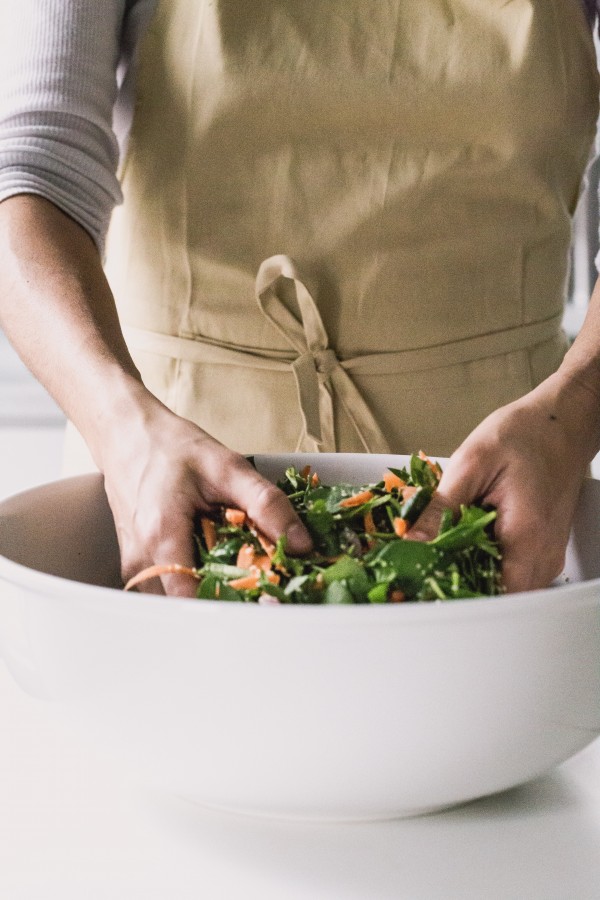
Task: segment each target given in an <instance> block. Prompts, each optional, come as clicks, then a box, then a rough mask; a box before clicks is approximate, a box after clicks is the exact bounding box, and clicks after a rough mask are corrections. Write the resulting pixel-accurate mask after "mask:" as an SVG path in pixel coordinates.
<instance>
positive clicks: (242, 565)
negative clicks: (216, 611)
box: [235, 544, 256, 569]
mask: <svg viewBox="0 0 600 900" xmlns="http://www.w3.org/2000/svg"><path fill="white" fill-rule="evenodd" d="M255 557H256V548H255V547H253V546H252V544H242V546H241V547H240V549H239V550H238V555H237V559H236V561H235V564H236V566H237V567H238V569H249V568H250V566H251V565H252V563H253V562H254V558H255Z"/></svg>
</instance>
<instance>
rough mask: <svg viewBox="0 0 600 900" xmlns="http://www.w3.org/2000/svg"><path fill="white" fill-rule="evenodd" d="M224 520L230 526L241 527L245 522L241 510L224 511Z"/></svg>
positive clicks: (244, 516) (243, 513) (244, 515)
mask: <svg viewBox="0 0 600 900" xmlns="http://www.w3.org/2000/svg"><path fill="white" fill-rule="evenodd" d="M225 519H226V520H227V521H228V522H229V524H230V525H243V524H244V522H245V521H246V513H245V512H244V510H243V509H226V510H225Z"/></svg>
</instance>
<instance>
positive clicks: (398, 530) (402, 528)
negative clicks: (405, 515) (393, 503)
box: [394, 516, 408, 538]
mask: <svg viewBox="0 0 600 900" xmlns="http://www.w3.org/2000/svg"><path fill="white" fill-rule="evenodd" d="M407 531H408V522H407V521H406V519H402V518H401V517H400V516H396V517H395V519H394V534H395V535H396V537H399V538H401V537H404V535H405V534H406V532H407Z"/></svg>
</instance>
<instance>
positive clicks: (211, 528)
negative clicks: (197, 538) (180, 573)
mask: <svg viewBox="0 0 600 900" xmlns="http://www.w3.org/2000/svg"><path fill="white" fill-rule="evenodd" d="M200 527H201V528H202V536H203V538H204V543H205V544H206V549H207V550H208V552H209V553H210V551H211V550H212V549H213V547H214V546H215V545H216V543H217V528H216V526H215V523H214V522H213V520H212V519H208V518H207V517H206V516H202V517H201V518H200Z"/></svg>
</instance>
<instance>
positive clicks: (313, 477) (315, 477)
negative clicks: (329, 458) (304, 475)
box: [310, 472, 319, 487]
mask: <svg viewBox="0 0 600 900" xmlns="http://www.w3.org/2000/svg"><path fill="white" fill-rule="evenodd" d="M310 483H311V486H312V487H317V486H318V484H319V476H318V475H317V473H316V472H313V473H312V475H311V476H310Z"/></svg>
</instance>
